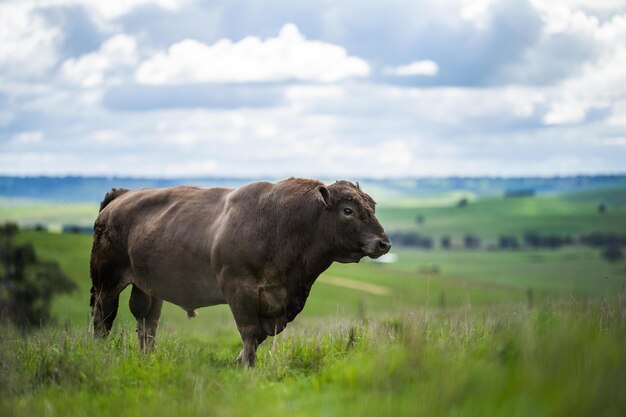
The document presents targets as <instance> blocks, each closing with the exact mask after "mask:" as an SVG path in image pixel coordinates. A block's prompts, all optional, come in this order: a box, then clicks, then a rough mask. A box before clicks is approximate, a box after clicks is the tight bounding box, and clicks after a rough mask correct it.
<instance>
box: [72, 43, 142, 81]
mask: <svg viewBox="0 0 626 417" xmlns="http://www.w3.org/2000/svg"><path fill="white" fill-rule="evenodd" d="M136 62H137V43H136V41H135V39H134V38H132V37H130V36H128V35H115V36H113V37H111V38H109V39H108V40H106V41H105V42H104V43H103V44H102V46H101V47H100V49H99V50H98V51H96V52H92V53H89V54H86V55H83V56H81V57H80V58H71V59H68V60H66V61H65V62H64V63H63V66H62V67H61V74H62V76H63V77H64V78H65V79H67V80H68V81H71V82H73V83H76V84H78V85H80V86H82V87H97V86H99V85H102V84H105V83H107V84H110V83H112V82H114V81H115V80H114V79H107V75H111V74H112V73H114V72H115V71H116V70H120V69H124V67H130V66H133V65H134V64H135V63H136Z"/></svg>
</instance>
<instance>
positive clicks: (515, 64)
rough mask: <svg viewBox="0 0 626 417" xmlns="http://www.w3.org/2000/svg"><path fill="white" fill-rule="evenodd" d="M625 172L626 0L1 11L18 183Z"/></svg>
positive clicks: (6, 109)
mask: <svg viewBox="0 0 626 417" xmlns="http://www.w3.org/2000/svg"><path fill="white" fill-rule="evenodd" d="M625 172H626V2H625V1H623V0H570V1H561V0H473V1H467V0H439V1H422V0H406V1H405V0H385V1H364V0H360V1H336V0H335V1H331V0H299V1H276V0H269V1H263V2H257V1H240V0H215V1H194V0H182V1H176V0H37V1H34V0H4V1H2V2H0V175H20V176H22V175H23V176H30V175H89V176H131V177H174V178H176V177H181V178H182V177H214V176H217V177H246V178H251V177H287V176H303V177H324V178H329V177H335V178H398V177H446V176H484V175H488V176H553V175H580V174H614V173H625Z"/></svg>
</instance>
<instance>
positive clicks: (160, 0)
mask: <svg viewBox="0 0 626 417" xmlns="http://www.w3.org/2000/svg"><path fill="white" fill-rule="evenodd" d="M62 1H63V0H62ZM63 2H66V3H80V4H82V5H83V6H85V7H86V8H88V9H90V10H92V11H93V12H95V13H97V14H99V15H100V16H102V17H103V18H105V19H114V18H117V17H120V16H122V15H125V14H126V13H128V12H130V11H131V10H133V9H135V8H136V7H139V6H145V5H154V6H158V7H162V8H164V9H168V10H176V9H178V8H179V7H180V6H181V4H183V3H184V2H185V1H184V0H64V1H63Z"/></svg>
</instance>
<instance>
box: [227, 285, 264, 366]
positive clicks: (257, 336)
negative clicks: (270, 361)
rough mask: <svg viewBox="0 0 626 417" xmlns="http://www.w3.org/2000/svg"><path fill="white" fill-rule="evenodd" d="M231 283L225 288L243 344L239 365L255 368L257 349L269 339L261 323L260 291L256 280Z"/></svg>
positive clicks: (238, 359)
mask: <svg viewBox="0 0 626 417" xmlns="http://www.w3.org/2000/svg"><path fill="white" fill-rule="evenodd" d="M229 281H230V283H232V284H231V285H225V286H224V295H225V296H226V301H228V305H229V307H230V310H231V311H232V313H233V317H234V318H235V323H237V329H238V330H239V334H240V335H241V340H242V342H243V349H242V350H241V353H240V354H239V357H238V358H237V363H238V364H240V365H243V366H250V367H253V366H254V361H255V358H256V349H257V347H258V346H259V345H260V344H261V343H262V342H263V341H264V340H265V339H266V338H267V333H266V332H265V330H263V327H262V326H261V323H260V321H259V290H258V288H257V286H256V285H255V281H254V280H250V281H248V282H242V281H240V280H229Z"/></svg>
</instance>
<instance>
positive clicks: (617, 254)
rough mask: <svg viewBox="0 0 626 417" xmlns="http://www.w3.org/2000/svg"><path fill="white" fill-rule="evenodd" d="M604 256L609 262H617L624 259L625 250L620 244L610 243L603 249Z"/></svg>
mask: <svg viewBox="0 0 626 417" xmlns="http://www.w3.org/2000/svg"><path fill="white" fill-rule="evenodd" d="M602 257H603V258H604V259H606V260H607V261H609V262H617V261H621V260H622V259H624V252H623V251H622V248H621V247H620V246H618V245H609V246H607V247H606V248H604V250H603V251H602Z"/></svg>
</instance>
